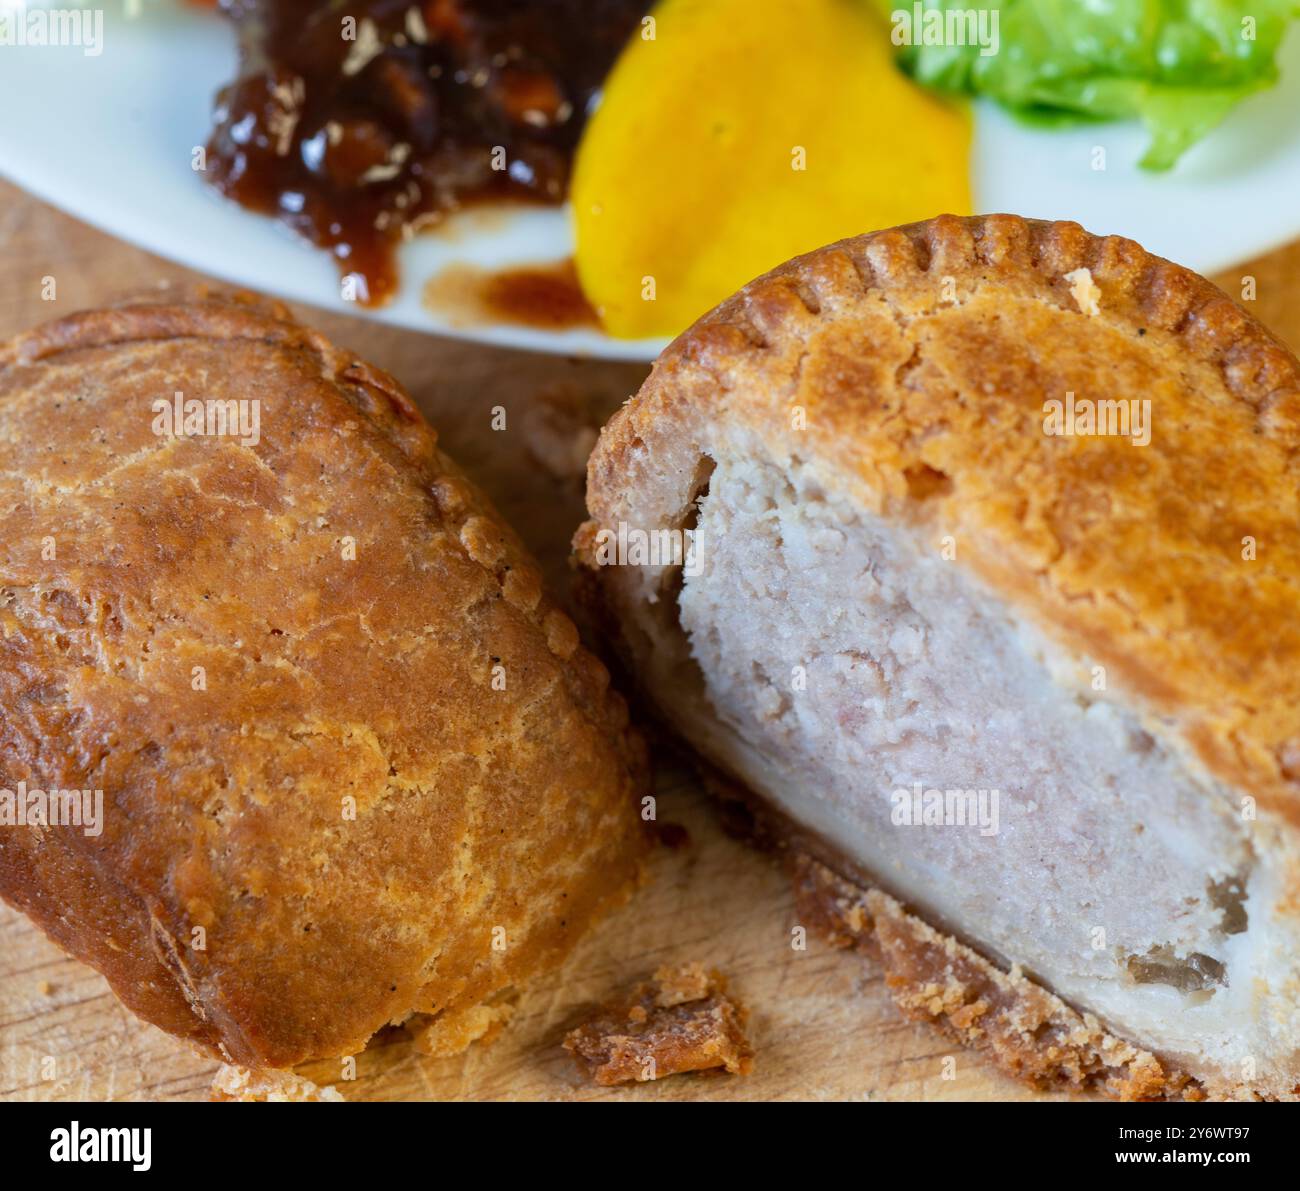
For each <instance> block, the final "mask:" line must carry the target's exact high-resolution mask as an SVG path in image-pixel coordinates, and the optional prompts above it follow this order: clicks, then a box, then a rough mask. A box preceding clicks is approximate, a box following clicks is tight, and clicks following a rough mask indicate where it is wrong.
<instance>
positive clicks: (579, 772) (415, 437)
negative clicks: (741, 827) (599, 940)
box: [0, 296, 642, 1067]
mask: <svg viewBox="0 0 1300 1191" xmlns="http://www.w3.org/2000/svg"><path fill="white" fill-rule="evenodd" d="M177 395H180V396H181V398H183V399H194V398H197V399H200V400H204V401H209V402H212V401H229V402H239V401H255V402H257V403H258V408H259V410H260V415H259V419H258V421H259V425H258V428H257V435H256V439H257V441H256V442H253V443H249V442H245V441H241V440H240V438H239V437H238V436H237V435H233V434H227V435H224V436H222V435H212V434H199V433H194V434H170V433H158V432H157V419H158V416H159V415H158V413H157V409H158V407H157V406H156V405H155V403H156V402H158V401H159V400H160V399H161V400H162V401H163V402H164V403H171V402H173V401H174V400H175V399H177ZM246 408H251V407H246ZM231 409H232V411H233V409H234V406H232V407H231ZM232 416H233V414H232ZM232 424H233V423H232ZM251 437H253V436H251V435H246V436H245V438H246V439H247V438H251ZM0 706H2V707H3V708H4V715H3V717H2V718H0V786H5V787H9V788H11V789H15V788H17V787H18V783H20V782H22V783H25V784H26V787H27V788H28V789H31V788H34V787H40V788H42V789H46V790H49V789H55V788H58V789H77V790H80V789H99V790H102V791H103V806H104V812H103V824H102V833H101V834H98V835H92V834H88V833H86V832H84V831H83V830H81V829H79V828H75V827H72V826H57V827H56V826H48V827H44V828H27V829H18V828H9V829H6V830H0V892H2V893H3V894H4V896H5V897H6V898H7V899H8V900H9V901H11V902H12V903H14V904H15V905H17V906H19V907H20V908H22V909H24V910H25V911H27V912H28V913H29V914H30V915H31V916H32V917H33V918H34V919H35V920H36V921H37V922H38V923H39V924H40V925H41V926H42V927H43V928H44V929H45V931H46V932H47V933H48V934H50V935H51V936H52V937H53V938H54V939H55V940H56V941H58V942H59V943H61V944H62V945H63V946H65V947H66V948H67V949H68V950H70V951H71V952H73V953H74V954H75V955H77V956H78V957H79V958H81V959H83V960H86V961H87V962H89V963H91V964H93V965H94V966H96V967H98V968H99V969H100V970H101V971H102V972H103V973H104V974H105V975H106V976H107V977H108V979H109V981H110V983H111V984H112V985H113V987H114V990H115V991H116V992H117V993H118V995H119V996H120V997H121V998H122V999H123V1000H124V1001H125V1002H126V1003H127V1004H128V1005H129V1006H130V1007H131V1008H133V1009H134V1010H136V1011H137V1012H138V1013H140V1014H141V1015H142V1016H144V1017H146V1018H148V1019H149V1020H151V1021H153V1022H155V1023H156V1024H158V1025H160V1026H162V1027H163V1028H164V1029H167V1030H169V1031H171V1032H173V1033H175V1034H179V1035H182V1036H183V1037H186V1038H188V1039H189V1040H191V1041H192V1042H194V1043H196V1044H198V1045H199V1046H201V1047H203V1048H204V1049H206V1050H209V1051H215V1052H219V1053H220V1054H221V1055H223V1056H225V1057H226V1058H227V1059H229V1060H231V1061H233V1062H236V1063H239V1064H241V1065H244V1066H249V1067H262V1066H273V1067H282V1066H288V1065H291V1064H294V1063H297V1062H300V1061H304V1060H307V1059H310V1058H313V1057H322V1056H328V1055H336V1054H346V1053H352V1052H355V1051H357V1050H359V1049H360V1048H361V1047H362V1046H363V1045H364V1044H365V1041H366V1039H367V1038H368V1037H369V1036H370V1035H371V1034H372V1033H373V1032H374V1031H375V1030H376V1029H378V1028H379V1027H380V1026H382V1025H384V1024H385V1023H386V1022H389V1021H400V1020H402V1019H404V1018H405V1017H407V1016H408V1015H409V1014H411V1013H413V1012H423V1013H431V1014H436V1015H441V1018H440V1019H439V1020H451V1019H453V1018H454V1017H455V1016H456V1015H457V1014H459V1013H463V1012H465V1011H469V1010H472V1009H473V1007H474V1006H476V1005H477V1004H478V1003H479V1002H481V1001H482V1000H484V998H487V997H489V996H491V995H493V994H495V993H498V992H500V991H502V990H505V989H507V988H508V987H509V986H510V985H512V984H513V983H515V982H517V981H520V980H522V979H524V978H526V977H527V976H528V975H529V974H530V973H531V972H533V971H535V970H537V969H538V968H539V967H541V966H543V965H545V964H547V963H549V962H552V961H553V960H554V959H556V958H557V957H558V956H560V955H561V954H563V952H564V950H565V949H566V948H567V946H568V945H569V943H570V942H571V941H572V939H573V938H574V937H575V936H576V934H578V933H579V932H581V930H582V929H583V928H584V927H585V925H586V924H587V923H588V922H589V921H590V920H591V918H592V917H593V916H594V915H596V914H597V913H598V912H600V910H601V909H602V908H604V907H606V906H608V905H610V904H611V903H612V902H614V901H616V900H618V899H620V898H621V897H622V896H624V894H625V892H626V890H627V889H628V888H629V886H630V884H631V882H632V880H633V878H634V873H635V869H636V866H637V859H636V858H637V856H638V854H639V852H640V848H641V832H640V826H639V817H638V813H637V812H638V808H637V806H636V804H635V799H634V794H635V792H636V790H637V789H638V786H639V783H640V781H641V764H642V761H641V746H640V744H639V742H638V740H637V739H636V738H635V737H634V736H632V735H631V734H630V733H629V731H628V728H627V716H626V709H625V706H624V704H623V701H622V700H621V698H620V697H619V696H618V695H617V694H616V693H614V692H612V691H611V690H610V689H609V685H608V674H607V672H606V670H605V669H604V667H603V666H602V665H601V663H600V662H598V661H597V660H596V659H595V658H594V657H592V656H591V655H590V654H588V653H587V652H586V651H585V650H584V649H583V648H582V647H581V645H580V644H579V641H578V634H577V632H576V630H575V628H574V626H573V624H572V622H571V621H570V620H569V619H568V618H567V617H566V616H565V615H564V613H563V612H561V611H560V610H559V609H558V608H557V607H556V606H555V605H554V604H553V603H552V601H551V600H550V599H549V598H548V597H547V596H546V595H545V593H544V592H543V590H542V584H541V578H540V574H539V571H538V569H537V567H536V565H535V564H534V563H533V562H532V561H531V560H530V559H529V557H528V555H527V553H526V552H525V550H524V548H523V547H522V545H521V544H520V542H519V541H518V540H517V538H516V537H515V535H514V534H513V533H512V531H511V530H510V529H509V528H508V527H506V526H505V525H504V523H503V522H502V521H501V519H500V518H499V516H498V515H497V514H496V513H495V511H494V510H493V509H492V508H491V506H490V505H489V504H488V502H487V500H486V499H485V498H484V497H483V495H482V494H481V493H479V492H478V491H477V490H476V489H475V488H474V487H473V485H471V484H470V483H469V482H468V481H467V480H466V479H465V478H464V477H463V476H462V475H461V474H460V473H459V472H458V471H457V469H456V468H455V467H454V465H453V464H452V463H451V462H450V461H449V460H448V459H447V457H446V456H445V455H443V454H442V453H441V452H440V451H439V449H438V446H437V439H436V435H435V433H434V431H433V430H432V429H431V428H430V427H429V426H428V425H427V424H426V423H425V421H424V419H423V418H422V417H421V415H420V414H419V412H418V411H417V410H416V408H415V407H414V405H413V404H412V402H411V400H410V399H409V398H408V397H407V396H406V394H405V393H404V392H403V391H402V389H401V388H400V386H399V385H398V384H397V383H396V382H395V381H394V380H393V379H392V378H391V377H389V376H387V375H386V374H384V373H383V372H381V371H379V370H377V369H374V368H372V367H370V366H369V365H367V364H365V363H364V362H362V361H361V360H359V359H357V358H356V357H355V356H353V355H352V354H350V353H348V352H345V351H342V350H339V349H337V348H335V347H333V346H332V345H331V344H330V343H328V342H327V341H326V340H325V339H324V338H323V337H321V336H320V335H318V334H316V333H314V332H312V331H310V330H307V329H306V328H304V327H302V326H300V325H299V324H298V323H296V322H295V321H294V320H293V319H292V318H291V317H290V315H289V314H288V312H287V311H286V310H284V309H283V308H282V307H279V306H277V305H270V304H259V303H252V302H249V301H244V300H242V299H238V298H233V297H221V296H209V297H205V298H203V299H202V300H199V301H195V302H176V301H171V300H168V299H166V298H160V299H158V300H156V301H146V302H141V303H137V304H130V305H124V306H121V307H117V308H112V309H106V310H99V311H93V312H89V313H85V314H79V315H74V316H72V317H69V318H64V319H61V320H59V321H57V322H54V323H51V324H49V325H47V326H44V327H42V328H39V329H38V330H35V331H33V332H31V333H29V334H25V335H22V336H20V337H19V338H17V339H16V340H14V341H13V342H11V343H9V344H8V345H6V346H4V347H2V348H0Z"/></svg>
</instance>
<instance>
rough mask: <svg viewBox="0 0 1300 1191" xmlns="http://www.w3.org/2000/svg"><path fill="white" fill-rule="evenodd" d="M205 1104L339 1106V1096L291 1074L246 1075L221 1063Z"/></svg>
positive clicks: (243, 1070)
mask: <svg viewBox="0 0 1300 1191" xmlns="http://www.w3.org/2000/svg"><path fill="white" fill-rule="evenodd" d="M208 1099H209V1100H241V1101H257V1102H261V1103H272V1104H273V1103H290V1102H306V1101H313V1102H321V1103H342V1102H343V1095H342V1093H341V1092H339V1090H338V1089H337V1088H335V1087H334V1086H333V1085H330V1086H328V1087H324V1088H322V1087H320V1086H318V1085H317V1084H314V1083H312V1081H311V1080H310V1079H304V1078H303V1077H302V1076H301V1075H295V1074H294V1073H293V1072H292V1071H250V1070H249V1069H248V1068H247V1067H234V1066H232V1065H231V1064H229V1063H223V1064H222V1065H221V1066H220V1068H218V1070H217V1073H216V1075H215V1076H213V1078H212V1090H211V1092H210V1093H209V1095H208Z"/></svg>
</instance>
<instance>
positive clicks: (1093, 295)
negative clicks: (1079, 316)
mask: <svg viewBox="0 0 1300 1191" xmlns="http://www.w3.org/2000/svg"><path fill="white" fill-rule="evenodd" d="M1065 280H1066V281H1068V282H1069V283H1070V293H1071V295H1072V296H1073V298H1074V301H1075V303H1076V305H1077V306H1078V307H1079V310H1080V311H1081V312H1082V313H1083V314H1086V315H1087V316H1088V317H1089V318H1094V317H1095V316H1096V315H1098V314H1100V313H1101V290H1100V288H1098V286H1097V283H1096V282H1095V281H1093V279H1092V270H1091V269H1086V268H1085V269H1074V270H1072V271H1071V272H1069V273H1066V274H1065Z"/></svg>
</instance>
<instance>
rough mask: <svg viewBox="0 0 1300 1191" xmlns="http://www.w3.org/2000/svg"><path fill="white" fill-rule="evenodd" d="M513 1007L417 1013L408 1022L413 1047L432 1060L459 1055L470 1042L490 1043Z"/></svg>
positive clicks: (478, 1006)
mask: <svg viewBox="0 0 1300 1191" xmlns="http://www.w3.org/2000/svg"><path fill="white" fill-rule="evenodd" d="M514 1011H515V1007H514V1006H513V1005H512V1004H510V1003H509V1002H504V1001H503V1002H499V1003H497V1004H494V1005H472V1006H470V1007H469V1008H468V1009H466V1010H464V1011H463V1012H460V1013H455V1014H438V1015H437V1016H434V1017H432V1018H430V1017H424V1016H420V1015H417V1017H416V1018H415V1019H413V1020H412V1021H410V1022H408V1023H407V1025H406V1032H407V1033H408V1034H410V1035H411V1039H412V1041H413V1042H414V1043H415V1048H416V1050H418V1051H420V1052H421V1053H422V1054H426V1055H429V1056H430V1057H432V1058H435V1059H442V1058H446V1057H448V1056H449V1055H458V1054H460V1053H461V1051H463V1050H466V1049H467V1048H468V1047H470V1046H471V1045H472V1044H473V1043H475V1042H477V1043H478V1044H479V1045H480V1046H490V1045H491V1044H492V1043H493V1042H495V1041H496V1039H497V1036H498V1035H499V1034H500V1033H501V1031H502V1030H504V1029H505V1028H506V1024H507V1023H508V1022H509V1021H510V1017H511V1015H512V1014H513V1013H514Z"/></svg>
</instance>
